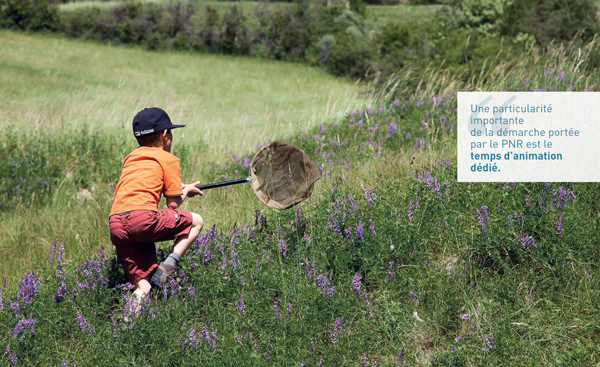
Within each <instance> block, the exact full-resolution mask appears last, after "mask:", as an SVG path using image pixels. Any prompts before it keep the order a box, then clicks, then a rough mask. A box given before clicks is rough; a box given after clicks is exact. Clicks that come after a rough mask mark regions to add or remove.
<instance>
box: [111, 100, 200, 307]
mask: <svg viewBox="0 0 600 367" xmlns="http://www.w3.org/2000/svg"><path fill="white" fill-rule="evenodd" d="M184 126H185V125H173V124H172V123H171V120H170V119H169V116H168V115H167V113H166V112H165V111H163V110H162V109H160V108H156V107H155V108H146V109H144V110H142V111H140V112H139V113H138V114H137V115H136V116H135V117H134V118H133V133H134V135H135V137H136V139H137V141H138V144H139V147H138V148H136V149H135V150H134V151H133V152H131V153H130V154H129V155H128V156H127V157H126V158H125V160H124V161H123V169H122V171H121V177H120V178H119V182H118V183H117V188H116V190H115V196H114V198H113V202H112V208H111V210H110V215H109V226H110V240H111V242H112V243H113V245H114V246H115V248H116V251H117V257H118V259H119V261H120V262H121V264H122V265H123V268H124V270H125V274H126V275H127V279H128V280H129V282H130V283H131V284H133V285H134V287H135V291H134V295H135V296H136V298H137V299H138V300H142V299H144V298H145V297H146V296H147V295H148V294H149V293H150V289H151V288H152V285H154V286H163V285H165V284H169V283H170V282H171V280H172V279H174V278H175V277H176V266H177V263H178V262H179V260H181V257H182V256H183V254H184V253H185V252H186V250H187V249H188V247H189V246H190V245H191V244H192V242H193V241H194V240H195V239H196V238H197V237H198V235H199V234H200V231H201V230H202V226H203V225H204V222H203V220H202V217H201V216H200V215H198V214H196V213H190V212H186V211H181V210H176V209H177V207H179V206H180V205H181V203H182V202H183V201H184V200H185V199H186V198H188V197H193V196H196V195H202V192H201V191H200V190H199V189H198V188H196V185H197V184H198V182H195V183H193V184H190V185H184V184H182V183H181V174H180V172H179V159H177V157H175V156H174V155H173V154H171V144H172V142H173V135H172V134H171V130H172V129H176V128H180V127H184ZM161 194H163V195H164V196H165V198H166V202H167V209H163V210H158V202H159V201H160V197H161ZM172 239H174V240H175V241H174V243H173V249H172V252H171V253H170V254H169V256H168V257H167V258H166V259H165V261H164V262H163V263H161V264H160V265H158V264H157V260H156V247H155V244H154V242H157V241H167V240H172Z"/></svg>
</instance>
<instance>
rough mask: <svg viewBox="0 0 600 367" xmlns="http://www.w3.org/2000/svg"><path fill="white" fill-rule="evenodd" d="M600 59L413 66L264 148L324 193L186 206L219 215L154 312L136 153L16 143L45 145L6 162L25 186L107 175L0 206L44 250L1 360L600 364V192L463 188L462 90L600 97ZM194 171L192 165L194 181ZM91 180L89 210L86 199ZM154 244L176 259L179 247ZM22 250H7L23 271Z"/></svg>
mask: <svg viewBox="0 0 600 367" xmlns="http://www.w3.org/2000/svg"><path fill="white" fill-rule="evenodd" d="M23 37H25V36H23ZM27 39H29V37H27ZM36 39H37V37H32V40H31V42H35V40H36ZM43 39H44V40H49V39H50V40H55V39H53V38H43ZM56 42H58V43H60V44H69V45H73V47H75V46H74V45H78V46H79V45H82V44H80V43H77V42H71V41H65V40H60V39H59V40H56ZM45 44H48V43H45ZM83 46H84V47H92V48H95V47H98V48H100V47H101V46H96V45H89V44H83ZM101 50H102V53H109V52H136V53H138V52H140V53H141V51H138V50H131V49H114V48H110V47H107V46H102V47H101ZM114 50H119V51H114ZM597 50H598V42H597V41H593V42H591V43H589V44H587V45H585V46H576V45H553V46H552V47H550V49H549V50H548V51H547V52H546V53H545V54H542V55H540V54H538V53H537V52H536V51H534V50H532V51H531V52H526V53H524V54H523V55H521V57H520V58H519V59H518V60H517V61H515V62H511V63H500V64H499V65H496V66H494V67H493V68H492V67H488V68H487V69H486V68H484V69H483V70H482V71H481V74H480V76H479V77H478V78H476V77H474V78H473V79H471V80H469V81H466V82H465V81H460V80H457V79H456V78H455V77H454V76H453V75H451V74H450V73H448V72H445V71H443V70H435V69H430V70H428V71H427V72H424V73H422V74H419V75H414V74H411V73H410V72H407V73H405V74H402V75H397V76H396V77H395V78H394V79H391V80H389V82H388V84H387V86H386V88H385V89H384V91H385V93H380V94H377V95H374V94H371V95H370V97H369V98H368V99H366V100H363V102H365V101H366V102H368V107H364V106H361V107H349V106H348V110H347V112H346V113H344V114H342V115H337V117H336V116H332V117H328V118H323V119H321V120H320V121H316V122H314V123H311V124H309V125H307V126H303V127H302V128H298V129H296V130H294V129H292V130H291V131H277V132H275V133H273V135H268V136H264V137H262V136H258V135H257V139H259V140H260V143H261V144H265V143H267V142H268V140H270V139H272V138H277V139H283V140H285V141H289V142H292V143H293V144H295V145H297V146H299V147H301V148H302V149H303V150H305V151H306V152H307V154H309V155H310V156H311V157H312V158H313V159H314V160H315V161H316V162H317V163H318V164H319V165H320V166H321V167H322V170H323V176H324V177H323V179H322V180H321V181H319V182H318V183H317V186H316V189H315V192H314V194H313V196H312V198H311V199H310V200H308V201H306V202H304V203H302V204H301V205H299V206H297V207H295V208H293V209H291V210H287V211H276V210H271V209H267V208H265V207H263V206H262V205H261V204H260V203H259V202H258V201H257V200H256V199H255V198H254V197H253V195H252V193H251V192H250V190H249V189H248V188H243V187H231V188H226V189H219V190H214V191H210V192H207V193H206V195H205V197H203V198H198V199H199V200H191V201H189V202H188V203H187V204H186V208H187V209H190V210H193V211H197V212H199V213H201V214H203V215H204V213H207V214H209V215H207V216H206V226H205V229H204V231H203V233H202V235H201V236H200V237H199V238H198V240H197V241H196V243H195V245H194V247H193V248H192V249H191V250H190V251H189V252H188V253H187V254H186V256H185V258H184V260H183V262H182V265H183V266H182V270H181V272H180V279H181V288H178V287H177V286H176V285H175V284H173V285H172V286H171V287H169V288H165V289H163V290H157V291H154V292H153V293H152V294H151V296H150V297H149V298H148V299H147V300H146V302H145V305H144V306H145V307H144V309H143V311H142V313H141V314H140V315H135V314H133V313H132V300H131V293H130V285H129V284H127V283H126V280H125V278H124V274H123V272H122V270H121V268H120V266H119V263H118V262H117V261H116V259H115V257H114V254H113V253H112V251H111V250H112V249H111V246H110V243H109V241H108V231H107V229H106V228H105V227H104V226H105V225H106V218H105V217H106V214H107V213H108V208H109V206H108V204H107V202H108V201H109V200H110V196H111V195H112V191H111V188H112V187H113V186H111V185H114V180H115V178H114V177H113V176H114V175H115V172H116V174H117V175H118V172H119V167H118V164H117V165H116V166H117V167H116V168H114V167H113V166H115V164H114V163H116V162H118V161H119V160H120V159H122V156H123V155H124V154H126V152H127V150H128V149H129V148H130V147H131V143H128V142H122V141H119V140H116V137H117V135H114V136H113V135H108V136H107V135H104V134H101V133H96V132H94V131H89V130H85V132H84V133H82V134H75V133H73V131H77V130H72V131H67V132H65V133H63V134H61V135H60V138H54V137H44V138H38V136H41V135H38V136H36V138H35V139H34V140H28V138H27V137H26V135H25V134H24V132H25V130H17V131H15V132H14V133H13V132H10V131H9V132H8V134H12V135H8V136H9V137H11V139H8V140H7V141H4V142H3V144H4V145H3V146H4V147H5V149H6V146H9V144H8V142H10V141H17V142H18V144H21V145H20V146H19V145H17V146H15V145H13V146H12V147H13V150H12V151H11V152H13V154H17V153H18V154H22V153H21V152H22V151H23V150H25V151H27V152H28V153H29V152H32V151H33V148H36V147H37V148H40V147H41V148H42V150H43V154H39V155H33V156H34V157H37V158H36V159H37V160H35V161H34V160H31V161H27V163H30V164H27V165H25V164H21V165H18V166H17V164H16V163H15V165H13V166H10V167H11V168H14V169H16V171H15V172H17V171H19V170H22V172H23V173H26V174H29V175H30V176H31V177H32V179H31V180H32V181H30V182H35V174H38V173H39V172H42V169H43V168H45V169H46V170H47V172H48V173H52V174H56V175H57V177H61V176H60V175H61V172H62V173H64V171H60V170H58V169H57V171H56V173H54V172H53V171H52V169H54V168H53V167H54V162H61V163H63V164H66V163H68V162H73V163H72V167H78V165H77V164H76V163H79V162H81V160H82V159H87V158H89V157H93V158H94V165H88V166H85V168H83V169H80V170H77V169H75V170H73V171H72V172H71V178H70V179H71V180H74V181H73V182H67V183H62V184H61V183H60V182H59V184H57V185H55V186H53V187H49V188H45V189H44V190H46V191H43V190H40V191H36V192H37V194H38V195H40V197H41V199H40V200H41V202H39V203H37V202H36V201H35V200H34V199H33V198H32V199H31V200H30V201H27V199H28V197H27V196H23V197H24V199H23V202H22V203H16V205H15V206H14V207H8V208H5V209H3V222H2V226H5V223H6V222H5V218H12V219H11V222H10V223H9V224H8V225H6V226H5V227H3V228H1V230H0V231H1V232H2V233H3V234H5V233H7V234H8V236H5V237H9V238H10V237H11V236H12V237H13V238H12V239H11V241H14V243H15V244H19V245H21V244H29V242H30V240H29V241H28V240H27V238H28V237H27V236H29V233H33V237H35V236H40V237H42V238H41V239H40V240H39V241H38V242H37V243H36V244H35V246H31V248H32V249H31V250H30V252H29V253H28V254H27V256H28V257H29V258H31V259H32V260H28V261H31V262H30V263H29V264H34V263H35V264H37V265H36V266H30V267H27V266H24V263H20V264H18V265H19V266H20V267H18V266H15V267H13V268H12V269H11V272H10V277H8V278H9V281H8V282H7V286H6V287H4V288H3V289H2V292H1V293H0V338H1V339H2V342H0V347H1V348H2V349H1V350H3V351H4V354H3V355H2V356H1V357H0V358H2V363H4V364H13V365H32V366H33V365H63V366H71V365H75V364H76V365H78V366H88V365H108V364H112V365H130V366H135V365H142V364H144V365H152V366H169V365H211V366H231V365H236V366H238V365H239V366H242V365H243V366H248V365H251V366H267V365H269V366H270V365H278V366H279V365H281V366H344V365H347V366H406V365H408V366H412V365H423V366H424V365H432V366H449V365H450V366H481V365H485V366H506V365H511V366H513V365H514V366H537V365H541V364H544V365H552V366H554V365H556V366H559V365H568V366H589V365H596V364H598V363H600V353H599V352H598V348H597V346H598V343H600V339H599V337H598V335H600V334H599V331H600V330H599V325H600V324H599V323H598V321H597V320H598V318H599V316H600V308H599V307H598V304H597V302H596V300H597V299H598V297H599V296H600V271H599V270H598V269H600V267H599V266H600V256H598V251H597V246H598V244H599V240H598V238H600V237H599V235H600V233H599V226H598V225H599V221H600V219H599V218H600V208H599V207H598V198H599V194H598V193H599V189H600V185H599V184H598V183H590V184H577V183H558V182H557V183H492V184H482V183H459V182H457V181H456V163H457V162H456V132H455V131H456V123H457V121H456V92H457V91H459V90H490V91H492V90H521V91H522V90H539V91H546V90H558V91H598V90H599V89H600V78H599V77H598V75H597V73H596V72H595V69H594V67H593V65H594V60H596V58H597V56H596V55H597ZM99 52H100V51H99ZM151 55H155V54H151ZM165 57H167V56H165ZM169 57H170V56H169ZM174 57H183V56H182V55H175V56H174ZM223 62H224V61H223ZM140 67H141V65H140ZM42 75H43V74H42ZM51 76H52V74H50V77H51ZM40 79H45V78H42V77H41V76H40ZM414 79H417V81H419V82H418V83H417V85H418V87H416V88H415V87H414V85H415V83H414ZM25 89H27V88H25ZM117 89H118V88H117ZM22 93H23V94H24V95H26V93H25V92H22ZM116 93H117V94H116V96H117V98H118V97H119V96H120V97H122V96H123V95H120V94H118V92H116ZM12 98H13V99H16V98H15V97H12ZM65 98H66V97H65ZM161 101H164V100H158V102H161ZM359 101H360V99H359ZM134 102H135V100H134ZM142 102H143V101H142ZM290 103H291V102H290ZM358 104H360V103H358ZM238 105H239V106H240V109H241V108H242V104H241V103H239V104H238ZM23 106H24V105H22V106H21V107H22V108H24V107H23ZM176 106H177V105H176ZM126 108H129V109H133V110H135V108H133V107H126ZM180 108H182V109H183V108H184V106H183V103H181V107H180ZM175 109H176V108H175ZM341 110H342V109H341V107H340V111H341ZM130 114H131V113H130ZM72 117H73V118H75V117H76V114H73V115H72ZM294 117H295V116H294ZM56 118H57V121H58V120H60V113H57V115H56ZM184 119H185V118H183V117H182V120H184ZM317 120H318V119H317ZM123 124H124V127H123V129H124V130H127V122H126V121H125V122H123ZM56 131H57V132H59V131H60V129H59V130H56ZM231 133H232V134H233V133H234V132H231ZM187 139H188V137H187V136H186V138H185V140H184V141H187ZM263 139H264V140H263ZM27 144H30V145H27ZM253 144H254V145H252V146H247V147H239V149H234V151H233V152H232V154H230V155H227V154H226V153H224V152H225V150H222V152H223V153H221V156H220V157H219V156H217V157H212V158H210V159H208V158H207V161H205V162H202V163H203V164H202V165H201V167H200V171H198V173H199V174H200V175H201V177H222V178H230V177H236V176H240V175H242V174H243V173H244V172H245V170H247V160H246V159H245V158H248V157H251V156H252V154H253V152H254V151H255V149H256V142H253ZM215 145H218V144H217V143H215ZM207 146H208V147H210V144H207ZM23 147H25V148H26V149H23ZM29 147H32V149H31V150H28V149H29ZM196 147H197V143H196V144H192V145H188V144H187V143H185V142H184V143H183V144H182V145H181V146H180V147H179V150H177V148H176V150H175V153H176V154H177V155H179V156H181V157H182V162H184V161H189V160H186V159H187V158H190V157H193V156H195V155H196V154H199V153H198V152H197V150H196V149H197V148H196ZM227 149H230V148H229V147H228V148H227ZM4 154H5V153H4ZM200 154H203V153H202V152H200ZM207 157H208V156H207ZM111 167H112V168H111ZM195 167H197V166H195V163H189V165H185V166H184V172H185V173H184V176H186V177H192V173H191V172H190V170H192V169H193V168H195ZM2 172H3V176H2V177H3V178H4V177H9V178H14V179H15V180H19V178H18V177H16V176H15V175H14V174H13V175H10V171H9V170H6V169H5V170H4V171H2ZM19 172H21V171H19ZM195 173H196V172H193V174H194V175H195ZM78 184H81V185H85V186H86V187H89V188H90V191H92V192H93V197H92V199H86V198H85V195H83V194H82V195H81V198H80V199H77V196H75V197H73V194H74V190H77V189H78V188H79V187H81V186H79V185H78ZM18 185H19V184H18V181H16V182H12V186H10V188H11V189H14V188H15V187H19V186H18ZM42 186H43V184H42ZM92 186H95V187H96V188H95V189H94V190H92V189H91V188H92ZM28 193H29V192H28ZM30 218H34V219H35V221H31V222H26V221H27V220H29V219H30ZM15 227H20V229H19V231H20V232H18V231H17V230H15V229H14V228H15ZM82 229H85V230H83V231H82ZM17 233H18V235H17ZM19 236H20V237H21V238H19ZM55 237H56V240H54V238H55ZM160 247H161V250H160V251H159V255H160V256H161V257H162V256H164V254H165V251H168V248H169V244H167V243H164V244H161V246H160ZM15 251H18V250H11V251H10V252H7V253H2V254H0V255H1V256H2V258H4V259H6V258H11V262H12V257H13V256H14V252H15ZM2 264H3V266H4V264H5V262H4V261H3V262H2ZM41 264H43V266H41ZM29 269H33V271H28V270H29ZM15 278H16V281H15V280H14V279H15ZM11 280H12V281H11Z"/></svg>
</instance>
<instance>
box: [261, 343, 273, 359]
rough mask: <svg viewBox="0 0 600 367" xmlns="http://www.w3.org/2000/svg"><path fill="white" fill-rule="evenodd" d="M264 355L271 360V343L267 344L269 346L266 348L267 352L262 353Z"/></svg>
mask: <svg viewBox="0 0 600 367" xmlns="http://www.w3.org/2000/svg"><path fill="white" fill-rule="evenodd" d="M262 356H263V357H265V359H266V360H267V361H270V360H271V354H270V353H269V344H267V347H266V348H265V352H264V353H263V354H262Z"/></svg>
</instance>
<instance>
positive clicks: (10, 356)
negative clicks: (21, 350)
mask: <svg viewBox="0 0 600 367" xmlns="http://www.w3.org/2000/svg"><path fill="white" fill-rule="evenodd" d="M4 354H6V358H8V360H9V361H10V363H11V364H12V365H13V366H15V365H16V364H17V355H16V354H14V353H11V352H10V344H8V345H7V346H6V349H5V352H4Z"/></svg>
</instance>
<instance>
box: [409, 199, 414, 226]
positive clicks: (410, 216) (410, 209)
mask: <svg viewBox="0 0 600 367" xmlns="http://www.w3.org/2000/svg"><path fill="white" fill-rule="evenodd" d="M408 221H409V222H412V221H413V199H412V198H411V199H410V201H409V202H408Z"/></svg>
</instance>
